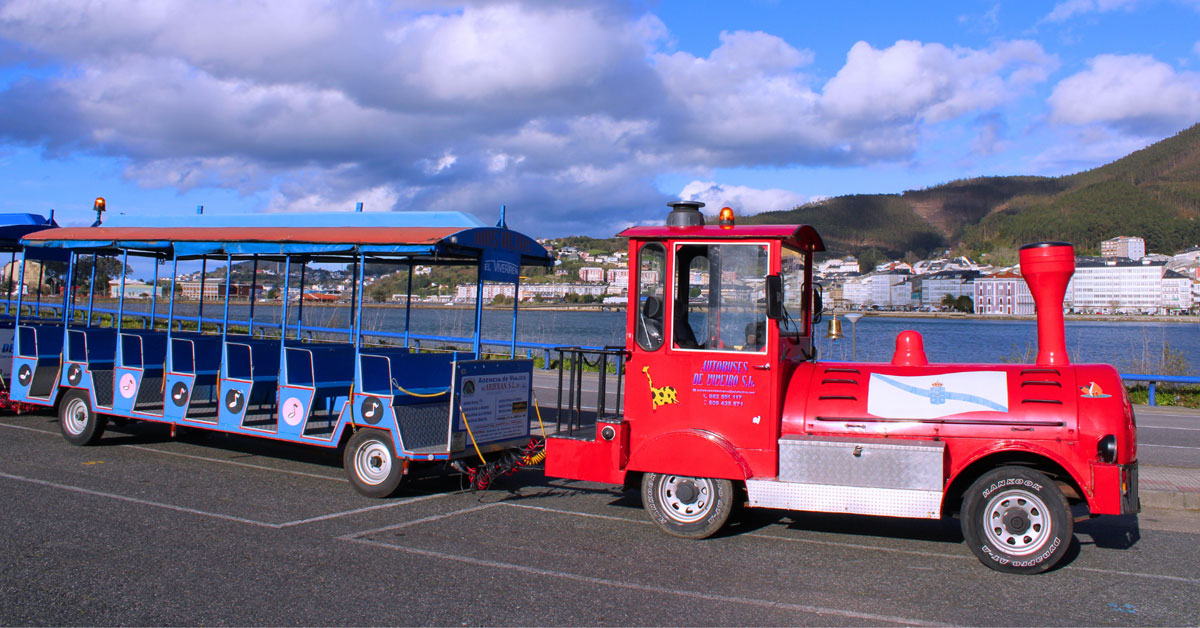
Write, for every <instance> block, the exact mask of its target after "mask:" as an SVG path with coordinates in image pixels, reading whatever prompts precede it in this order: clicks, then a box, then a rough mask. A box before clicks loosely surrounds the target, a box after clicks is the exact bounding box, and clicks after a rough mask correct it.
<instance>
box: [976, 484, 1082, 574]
mask: <svg viewBox="0 0 1200 628" xmlns="http://www.w3.org/2000/svg"><path fill="white" fill-rule="evenodd" d="M961 519H962V533H963V537H964V538H965V539H966V542H967V545H968V546H970V548H971V551H972V552H973V553H974V554H975V557H976V558H978V559H979V562H982V563H983V564H985V565H987V566H988V567H991V568H992V569H995V570H996V571H1000V572H1004V573H1013V574H1035V573H1041V572H1043V571H1046V570H1047V569H1050V568H1051V567H1053V566H1054V565H1055V564H1057V563H1058V561H1060V560H1062V557H1063V556H1064V555H1065V554H1066V553H1067V548H1068V547H1070V545H1071V539H1072V538H1073V536H1072V535H1073V534H1074V528H1075V520H1074V518H1073V517H1072V516H1071V507H1070V505H1069V504H1068V503H1067V498H1066V497H1064V496H1063V493H1062V490H1060V489H1059V488H1058V485H1057V484H1056V483H1055V482H1054V480H1051V479H1050V478H1049V477H1046V475H1045V474H1044V473H1041V472H1039V471H1034V470H1033V469H1028V468H1025V467H1000V468H999V469H993V470H991V471H988V472H987V473H985V474H983V476H982V477H980V478H979V479H978V480H975V482H974V483H973V484H971V488H969V489H967V494H966V496H965V497H964V498H963V506H962V512H961Z"/></svg>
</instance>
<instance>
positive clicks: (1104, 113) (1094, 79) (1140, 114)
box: [1049, 55, 1200, 135]
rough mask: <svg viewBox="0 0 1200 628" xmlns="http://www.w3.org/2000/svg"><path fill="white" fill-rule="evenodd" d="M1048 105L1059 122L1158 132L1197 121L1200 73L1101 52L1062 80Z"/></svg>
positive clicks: (1055, 119)
mask: <svg viewBox="0 0 1200 628" xmlns="http://www.w3.org/2000/svg"><path fill="white" fill-rule="evenodd" d="M1049 104H1050V109H1051V112H1050V118H1051V120H1052V121H1054V122H1057V123H1059V124H1071V125H1086V124H1096V123H1098V124H1104V125H1108V126H1111V127H1113V128H1117V129H1120V130H1123V131H1125V132H1127V133H1130V134H1139V135H1150V134H1156V135H1161V134H1163V133H1167V132H1173V131H1177V130H1179V129H1180V128H1182V127H1184V126H1187V125H1188V124H1192V123H1194V122H1196V121H1197V120H1200V73H1196V72H1176V71H1175V69H1174V68H1172V67H1171V66H1169V65H1167V64H1166V63H1163V62H1161V61H1157V60H1155V59H1154V58H1153V57H1149V56H1145V55H1100V56H1097V57H1095V58H1093V59H1091V60H1089V61H1088V68H1087V69H1086V70H1084V71H1082V72H1079V73H1077V74H1074V75H1072V76H1069V77H1067V78H1065V79H1063V80H1062V81H1060V82H1059V83H1058V85H1057V86H1055V88H1054V92H1053V93H1052V94H1051V95H1050V98H1049Z"/></svg>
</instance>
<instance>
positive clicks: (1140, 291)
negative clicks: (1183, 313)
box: [1067, 257, 1166, 314]
mask: <svg viewBox="0 0 1200 628" xmlns="http://www.w3.org/2000/svg"><path fill="white" fill-rule="evenodd" d="M1165 268H1166V265H1165V264H1163V263H1162V262H1151V261H1149V260H1142V261H1138V262H1135V261H1132V260H1126V259H1122V258H1112V257H1110V258H1102V259H1095V258H1090V259H1089V258H1082V259H1078V260H1076V262H1075V276H1074V277H1073V278H1072V279H1071V285H1070V286H1069V287H1068V288H1067V294H1068V295H1069V298H1070V301H1071V303H1070V306H1071V308H1072V310H1073V311H1075V312H1080V313H1084V312H1098V313H1104V314H1111V313H1117V312H1120V313H1125V314H1137V313H1144V314H1155V313H1166V312H1165V310H1164V309H1163V281H1162V279H1163V271H1164V270H1165Z"/></svg>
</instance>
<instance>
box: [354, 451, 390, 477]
mask: <svg viewBox="0 0 1200 628" xmlns="http://www.w3.org/2000/svg"><path fill="white" fill-rule="evenodd" d="M354 472H355V474H357V475H358V477H359V479H361V480H362V481H363V482H365V483H367V484H370V485H373V486H374V485H377V484H381V483H383V481H384V480H386V479H387V478H388V475H390V474H391V473H392V452H390V451H388V448H387V446H386V445H384V444H383V443H381V442H379V441H377V440H372V441H367V442H365V443H363V444H362V445H359V446H358V449H357V450H356V451H355V452H354Z"/></svg>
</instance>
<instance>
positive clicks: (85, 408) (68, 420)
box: [58, 390, 108, 447]
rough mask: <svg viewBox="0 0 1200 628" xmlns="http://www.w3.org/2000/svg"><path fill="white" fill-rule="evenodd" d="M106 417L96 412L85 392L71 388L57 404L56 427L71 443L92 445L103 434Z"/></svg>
mask: <svg viewBox="0 0 1200 628" xmlns="http://www.w3.org/2000/svg"><path fill="white" fill-rule="evenodd" d="M107 426H108V419H107V418H105V417H104V416H103V415H100V414H96V411H95V410H93V409H92V404H91V400H90V399H89V398H88V395H87V393H86V392H84V391H82V390H72V391H69V392H67V393H66V394H65V395H63V398H62V401H60V402H59V404H58V429H59V430H60V431H61V432H62V435H63V438H64V439H66V441H67V442H68V443H71V444H72V445H79V446H81V447H82V446H84V445H93V444H95V443H96V441H98V440H100V437H101V436H103V435H104V428H105V427H107Z"/></svg>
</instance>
